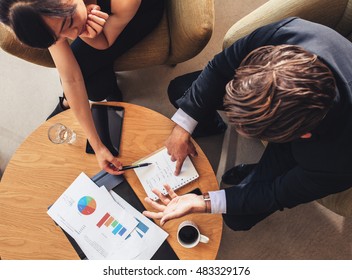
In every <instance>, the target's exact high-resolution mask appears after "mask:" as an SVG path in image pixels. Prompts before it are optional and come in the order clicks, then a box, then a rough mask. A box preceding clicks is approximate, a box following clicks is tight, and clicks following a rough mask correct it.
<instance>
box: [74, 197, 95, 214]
mask: <svg viewBox="0 0 352 280" xmlns="http://www.w3.org/2000/svg"><path fill="white" fill-rule="evenodd" d="M96 208H97V203H96V202H95V199H94V198H93V197H91V196H83V197H82V198H81V199H80V200H79V201H78V211H79V212H80V213H82V214H83V215H90V214H93V213H94V211H95V209H96Z"/></svg>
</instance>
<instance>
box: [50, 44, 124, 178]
mask: <svg viewBox="0 0 352 280" xmlns="http://www.w3.org/2000/svg"><path fill="white" fill-rule="evenodd" d="M49 51H50V54H51V56H52V58H53V60H54V62H55V65H56V68H57V69H58V71H59V74H60V78H61V83H62V87H63V90H64V92H65V97H66V99H67V101H68V103H69V105H70V108H71V109H72V110H73V112H74V114H75V117H76V118H77V120H78V122H79V123H80V125H81V126H82V128H83V130H84V132H85V134H86V136H87V138H88V140H89V143H90V144H91V146H92V148H93V149H94V151H95V153H96V157H97V160H98V163H99V165H100V167H101V168H102V169H104V170H106V171H107V172H109V173H111V174H121V173H122V172H120V171H117V169H118V168H119V167H120V166H121V163H120V162H118V160H117V158H115V157H114V156H113V155H112V154H111V153H110V151H109V150H108V149H107V148H106V147H105V146H104V144H103V143H102V142H101V140H100V138H99V135H98V133H97V131H96V129H95V126H94V122H93V118H92V114H91V112H90V106H89V102H88V97H87V92H86V88H85V84H84V79H83V76H82V72H81V69H80V67H79V65H78V63H77V61H76V59H75V57H74V55H73V53H72V50H71V48H70V46H69V44H68V42H67V40H59V41H57V42H56V43H55V44H54V45H52V46H51V47H50V48H49ZM110 164H112V165H113V166H115V167H116V168H114V167H113V166H111V165H110Z"/></svg>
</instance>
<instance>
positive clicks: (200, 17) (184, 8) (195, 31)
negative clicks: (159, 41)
mask: <svg viewBox="0 0 352 280" xmlns="http://www.w3.org/2000/svg"><path fill="white" fill-rule="evenodd" d="M167 15H168V20H169V29H170V37H171V42H170V56H169V58H168V60H167V62H166V64H175V63H179V62H182V61H186V60H187V59H190V58H192V57H194V56H196V55H197V54H198V53H199V52H200V51H201V50H202V49H203V48H204V47H205V46H206V44H207V43H208V42H209V40H210V37H211V35H212V32H213V28H214V0H191V1H190V0H177V1H171V0H168V3H167Z"/></svg>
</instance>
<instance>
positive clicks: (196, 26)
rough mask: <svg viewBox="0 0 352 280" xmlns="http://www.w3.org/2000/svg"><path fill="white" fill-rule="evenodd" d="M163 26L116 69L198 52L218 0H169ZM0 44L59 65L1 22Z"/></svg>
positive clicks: (14, 52)
mask: <svg viewBox="0 0 352 280" xmlns="http://www.w3.org/2000/svg"><path fill="white" fill-rule="evenodd" d="M165 1H166V9H165V13H164V16H163V18H162V20H161V22H160V24H159V26H158V27H157V28H156V29H155V30H154V31H153V32H152V33H151V34H149V35H148V36H147V37H146V38H144V39H143V40H142V41H141V42H140V43H138V44H137V45H136V46H135V47H133V48H132V49H131V50H129V51H128V52H127V53H125V54H124V55H122V56H121V57H119V58H118V59H117V60H116V61H115V70H116V71H124V70H133V69H138V68H143V67H148V66H153V65H162V64H170V65H173V64H177V63H180V62H183V61H186V60H188V59H190V58H192V57H194V56H196V55H197V54H198V53H199V52H200V51H201V50H202V49H203V48H204V47H205V46H206V44H207V43H208V41H209V39H210V37H211V35H212V31H213V27H214V0H192V1H190V0H165ZM0 47H1V48H2V49H3V50H4V51H6V52H8V53H10V54H12V55H15V56H17V57H19V58H22V59H24V60H27V61H29V62H32V63H36V64H39V65H42V66H46V67H55V65H54V63H53V61H52V59H51V56H50V54H49V52H48V50H38V49H33V48H29V47H27V46H25V45H23V44H21V43H20V42H19V41H18V40H17V39H16V38H15V36H14V35H13V33H12V32H11V31H10V30H9V29H8V28H6V27H5V26H4V25H2V24H0Z"/></svg>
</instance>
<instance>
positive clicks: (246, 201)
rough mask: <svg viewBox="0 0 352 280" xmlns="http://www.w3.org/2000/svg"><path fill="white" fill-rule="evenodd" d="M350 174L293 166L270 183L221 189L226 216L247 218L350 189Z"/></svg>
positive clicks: (262, 182)
mask: <svg viewBox="0 0 352 280" xmlns="http://www.w3.org/2000/svg"><path fill="white" fill-rule="evenodd" d="M351 180H352V178H351V174H347V173H346V174H329V173H324V172H315V171H308V170H305V169H303V168H302V167H300V166H295V167H293V168H292V169H290V170H288V171H287V172H286V173H285V174H283V175H281V176H278V177H276V178H275V179H274V180H273V181H271V182H269V181H255V180H253V181H252V182H249V183H248V184H246V186H245V187H244V186H242V187H238V186H233V187H230V188H227V189H225V195H226V205H227V208H226V213H227V214H234V215H251V214H262V213H272V212H274V211H276V210H283V209H284V208H292V207H295V206H297V205H299V204H303V203H307V202H310V201H313V200H316V199H319V198H322V197H325V196H327V195H329V194H333V193H337V192H341V191H344V190H346V189H348V188H349V187H351V185H350V183H349V182H351Z"/></svg>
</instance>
